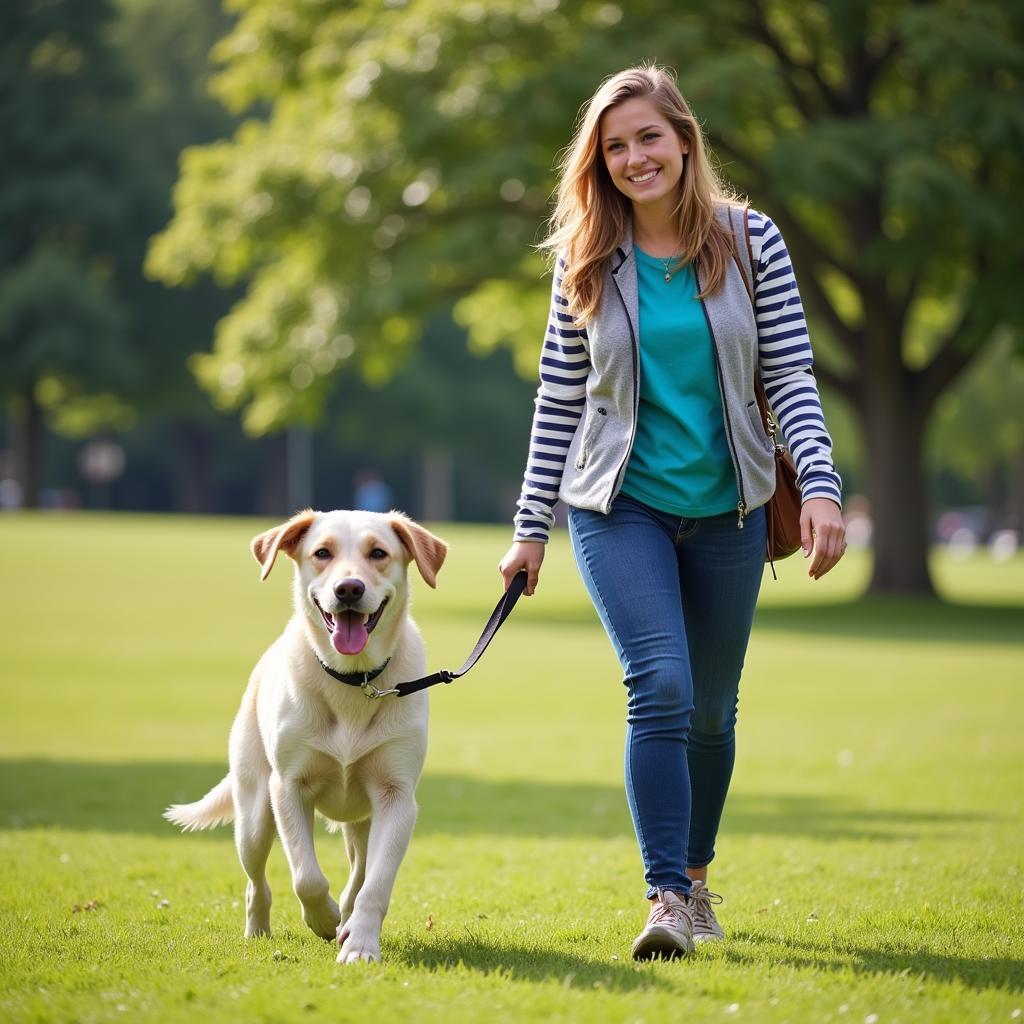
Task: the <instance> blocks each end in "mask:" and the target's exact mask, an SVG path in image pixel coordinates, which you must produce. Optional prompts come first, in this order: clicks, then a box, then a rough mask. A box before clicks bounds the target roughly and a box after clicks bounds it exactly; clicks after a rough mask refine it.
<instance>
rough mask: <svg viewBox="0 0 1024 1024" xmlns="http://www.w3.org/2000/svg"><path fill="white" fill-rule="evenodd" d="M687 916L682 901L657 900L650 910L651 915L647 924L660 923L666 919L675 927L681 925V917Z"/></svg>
mask: <svg viewBox="0 0 1024 1024" xmlns="http://www.w3.org/2000/svg"><path fill="white" fill-rule="evenodd" d="M685 917H688V913H687V907H686V906H685V904H683V903H679V904H675V903H671V904H670V903H662V902H660V901H659V902H658V903H657V904H655V906H654V909H653V910H652V911H651V916H650V918H649V919H648V924H661V922H662V921H666V920H667V921H668V923H669V924H671V925H672V926H673V927H675V928H679V927H681V926H682V924H681V918H685Z"/></svg>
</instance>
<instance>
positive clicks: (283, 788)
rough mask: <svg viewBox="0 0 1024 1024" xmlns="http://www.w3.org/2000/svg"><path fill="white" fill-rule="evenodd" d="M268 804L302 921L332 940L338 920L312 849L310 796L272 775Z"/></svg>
mask: <svg viewBox="0 0 1024 1024" xmlns="http://www.w3.org/2000/svg"><path fill="white" fill-rule="evenodd" d="M270 802H271V804H272V805H273V808H274V819H275V820H276V821H277V830H278V832H279V833H280V836H281V845H282V846H283V847H284V852H285V856H286V857H287V858H288V867H289V868H291V872H292V888H294V890H295V895H296V896H298V897H299V902H300V903H301V904H302V920H303V921H305V922H306V924H307V925H309V927H310V928H311V929H312V930H313V931H314V932H316V934H317V935H319V936H321V937H322V938H325V939H333V938H334V936H335V933H336V931H337V928H338V922H339V921H340V920H341V918H340V915H339V914H338V904H337V903H335V902H334V900H333V899H332V898H331V887H330V884H329V883H328V881H327V879H326V877H325V876H324V873H323V872H322V871H321V870H320V865H319V864H318V863H317V861H316V851H315V850H314V849H313V797H312V795H311V794H309V793H308V792H305V791H304V790H303V787H302V786H301V785H300V784H299V783H297V782H296V781H294V780H291V779H283V778H282V777H281V776H280V775H278V774H277V772H274V774H273V775H271V777H270Z"/></svg>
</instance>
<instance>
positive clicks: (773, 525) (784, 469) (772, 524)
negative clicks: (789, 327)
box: [754, 374, 802, 563]
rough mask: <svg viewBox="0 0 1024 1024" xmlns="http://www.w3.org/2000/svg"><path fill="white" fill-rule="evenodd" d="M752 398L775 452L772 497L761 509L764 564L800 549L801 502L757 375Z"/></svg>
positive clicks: (788, 457)
mask: <svg viewBox="0 0 1024 1024" xmlns="http://www.w3.org/2000/svg"><path fill="white" fill-rule="evenodd" d="M754 396H755V397H756V399H757V407H758V409H760V410H761V419H762V421H763V422H764V429H765V433H766V434H767V435H768V438H769V440H770V441H771V442H772V446H773V448H774V449H775V493H774V494H773V495H772V496H771V497H770V498H769V499H768V504H767V505H765V507H764V513H765V522H766V523H767V526H768V550H767V556H766V558H765V561H767V562H773V563H774V561H775V559H776V558H788V557H789V556H790V555H792V554H794V553H795V552H796V551H797V549H798V548H799V547H800V507H801V504H802V498H801V495H800V485H799V484H798V483H797V476H796V464H795V463H794V462H793V456H792V455H791V454H790V452H789V449H788V448H787V447H786V446H785V445H784V444H782V442H781V439H780V434H779V428H778V425H777V424H776V422H775V417H774V416H773V415H772V413H771V410H770V409H769V408H768V397H767V395H765V393H764V384H763V383H762V381H761V375H760V374H758V375H757V379H756V380H755V381H754Z"/></svg>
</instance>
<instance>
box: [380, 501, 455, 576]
mask: <svg viewBox="0 0 1024 1024" xmlns="http://www.w3.org/2000/svg"><path fill="white" fill-rule="evenodd" d="M389 522H390V524H391V529H393V530H394V531H395V533H396V534H398V539H399V540H400V541H401V542H402V544H403V545H404V546H405V548H406V550H408V552H409V554H410V555H411V556H412V559H413V561H414V562H415V563H416V568H417V569H419V571H420V575H421V576H422V577H423V579H424V580H426V582H427V584H428V585H429V586H431V587H436V586H437V572H438V570H439V569H440V568H441V566H442V565H444V556H445V555H446V554H448V545H447V544H445V542H444V541H443V540H441V538H440V537H435V536H434V535H433V534H432V533H431V532H430V531H429V530H424V529H423V527H422V526H420V524H419V523H414V522H413V521H412V520H411V519H410V518H409V517H408V516H405V515H402V514H401V513H400V512H392V513H391V518H390V519H389Z"/></svg>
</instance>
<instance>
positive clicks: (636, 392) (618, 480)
mask: <svg viewBox="0 0 1024 1024" xmlns="http://www.w3.org/2000/svg"><path fill="white" fill-rule="evenodd" d="M620 251H621V250H620ZM625 262H626V258H625V256H623V259H622V263H625ZM622 263H620V264H619V265H618V266H617V267H616V268H615V270H614V272H613V273H612V282H613V283H614V285H615V294H616V295H618V297H619V302H620V303H622V312H623V313H625V315H626V323H627V324H629V342H630V355H631V356H632V357H633V423H632V426H631V428H630V434H629V444H628V445H627V446H626V454H625V455H624V456H623V457H622V464H621V465H620V466H619V471H618V473H616V474H615V483H614V484H613V485H612V493H611V496H610V497H609V499H608V502H607V503H606V505H605V514H606V515H607V513H608V512H609V511H610V510H611V507H612V502H613V501H614V500H615V495H616V494H618V492H619V487H621V486H622V477H623V475H624V474H625V472H626V463H627V462H629V456H630V454H631V453H632V451H633V442H634V441H635V440H636V421H637V419H638V417H639V411H638V409H637V406H638V405H639V404H640V357H639V352H638V347H637V343H636V334H635V333H634V332H633V321H632V319H631V318H630V315H629V310H628V309H627V308H626V300H625V299H624V298H623V297H622V289H621V288H620V287H619V280H618V277H617V276H616V275H617V274H618V272H619V270H620V269H621V268H622Z"/></svg>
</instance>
